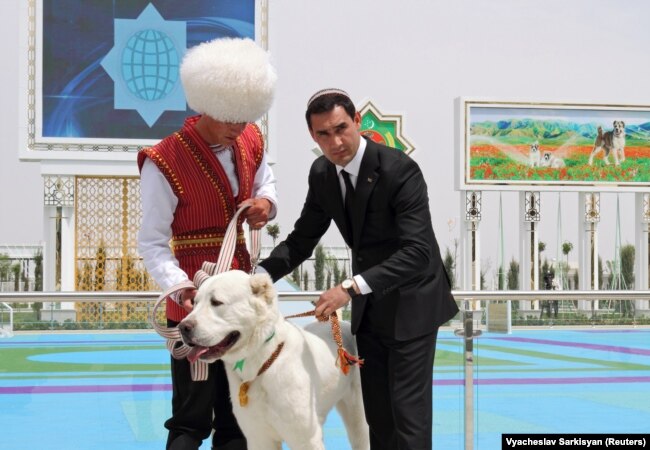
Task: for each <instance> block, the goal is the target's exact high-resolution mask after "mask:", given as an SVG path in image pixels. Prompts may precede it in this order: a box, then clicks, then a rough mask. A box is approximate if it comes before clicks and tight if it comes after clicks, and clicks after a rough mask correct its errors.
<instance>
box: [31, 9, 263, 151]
mask: <svg viewBox="0 0 650 450" xmlns="http://www.w3.org/2000/svg"><path fill="white" fill-rule="evenodd" d="M255 9H256V2H255V0H237V1H214V0H192V1H172V0H158V1H156V0H149V1H142V0H84V1H83V7H80V2H79V1H78V0H56V1H48V0H38V1H36V10H37V13H36V29H37V33H36V35H37V36H36V45H37V46H39V47H40V48H41V51H40V52H37V54H39V55H41V56H40V58H37V61H36V62H35V65H36V68H35V71H36V74H37V78H38V80H37V83H36V86H37V89H36V91H37V92H36V95H35V96H36V99H35V102H34V103H35V109H36V111H35V115H36V124H35V130H36V131H35V134H36V136H35V139H36V140H37V141H39V142H51V143H57V142H61V141H66V142H69V141H73V142H74V141H75V140H79V141H81V142H116V143H119V142H122V141H129V142H134V141H135V142H147V141H151V140H158V139H161V138H162V137H164V136H166V135H168V134H170V133H172V132H174V131H176V130H177V129H178V128H179V126H180V124H182V123H183V120H184V118H185V117H186V116H187V115H189V114H191V113H192V111H191V110H189V109H188V108H187V104H186V102H185V96H184V93H183V90H182V86H181V83H180V78H179V64H180V61H181V60H182V58H183V55H184V54H185V52H186V50H187V48H190V47H192V46H194V45H197V44H199V43H201V42H205V41H209V40H211V39H214V38H217V37H247V38H251V39H255V34H256V32H255V29H256V28H255Z"/></svg>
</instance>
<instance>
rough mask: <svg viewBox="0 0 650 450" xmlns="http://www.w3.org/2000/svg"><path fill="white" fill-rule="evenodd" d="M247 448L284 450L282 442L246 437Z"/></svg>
mask: <svg viewBox="0 0 650 450" xmlns="http://www.w3.org/2000/svg"><path fill="white" fill-rule="evenodd" d="M246 447H247V448H248V450H282V442H276V441H273V440H271V439H264V438H260V437H259V436H250V435H246Z"/></svg>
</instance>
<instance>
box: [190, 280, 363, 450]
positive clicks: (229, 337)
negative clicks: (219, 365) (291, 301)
mask: <svg viewBox="0 0 650 450" xmlns="http://www.w3.org/2000/svg"><path fill="white" fill-rule="evenodd" d="M277 302H278V300H277V294H276V292H275V289H274V288H273V282H272V281H271V279H270V278H269V276H268V275H266V274H257V275H252V276H251V275H248V274H246V273H245V272H241V271H229V272H224V273H221V274H218V275H215V276H212V277H210V278H209V279H208V280H206V281H205V282H204V283H203V284H202V285H201V286H200V288H199V290H198V292H197V295H196V298H195V303H194V309H193V311H192V312H191V313H190V314H189V315H188V316H187V317H186V318H185V319H184V320H183V321H182V322H181V324H180V325H179V328H180V330H181V333H182V335H183V340H184V341H185V342H186V343H188V344H190V345H193V346H194V348H193V351H192V354H193V357H194V358H198V357H200V358H202V359H203V360H205V361H208V362H214V361H216V360H217V359H222V360H223V362H224V365H225V368H226V373H227V376H228V382H229V385H230V393H231V399H232V403H233V411H234V414H235V417H236V418H237V422H238V423H239V426H240V427H241V429H242V431H243V433H244V435H245V436H246V439H247V442H248V449H249V450H280V449H281V448H282V441H284V442H286V443H287V445H288V446H289V447H290V448H291V449H292V450H322V449H324V448H325V447H324V444H323V430H322V425H323V422H324V421H325V418H326V416H327V414H328V412H329V411H330V410H331V409H332V408H333V407H334V406H336V408H337V410H338V411H339V413H340V415H341V418H342V419H343V422H344V424H345V427H346V430H347V433H348V439H349V441H350V446H351V448H352V449H354V450H366V449H368V448H369V446H370V445H369V435H368V425H367V424H366V420H365V415H364V410H363V400H362V397H361V380H360V376H359V368H358V367H356V366H355V367H351V368H350V372H349V374H348V375H344V374H343V373H342V372H341V369H340V368H339V367H338V366H337V364H336V355H337V347H336V344H335V343H334V340H333V338H332V331H331V328H330V326H329V323H316V322H315V323H313V324H309V325H308V326H307V327H305V329H302V328H299V327H297V326H295V325H294V324H292V323H290V322H288V321H286V320H285V319H284V318H283V317H282V316H281V315H280V313H279V310H278V303H277ZM341 332H342V334H343V337H344V344H343V345H344V347H345V348H346V349H347V350H348V351H350V352H351V353H352V352H354V353H356V345H355V343H354V340H353V338H352V335H351V333H350V328H349V324H348V323H347V322H342V323H341ZM282 342H283V343H284V346H283V348H282V350H281V351H280V353H279V355H278V357H277V359H275V361H274V362H273V363H272V364H271V365H270V366H269V368H268V369H267V370H266V371H265V372H263V373H262V374H260V375H259V376H258V375H257V373H258V371H259V369H260V367H262V366H263V365H264V363H265V362H266V361H267V360H268V359H269V358H270V356H271V355H272V354H273V352H274V351H275V350H276V349H277V348H278V345H279V344H280V343H282ZM242 361H243V362H242ZM238 367H241V369H238ZM251 380H252V381H251ZM246 381H251V383H250V387H249V390H248V404H247V405H246V406H241V405H240V402H239V397H238V393H239V392H240V386H241V384H242V383H243V382H246Z"/></svg>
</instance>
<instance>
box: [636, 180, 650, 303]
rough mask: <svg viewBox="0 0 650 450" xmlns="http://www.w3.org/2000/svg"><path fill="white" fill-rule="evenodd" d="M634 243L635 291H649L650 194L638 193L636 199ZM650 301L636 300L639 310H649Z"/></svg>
mask: <svg viewBox="0 0 650 450" xmlns="http://www.w3.org/2000/svg"><path fill="white" fill-rule="evenodd" d="M634 217H635V220H634V224H635V225H634V226H635V231H634V242H635V247H636V252H635V255H634V258H635V261H634V267H635V270H634V289H636V290H647V289H648V286H649V280H648V278H649V275H648V271H649V269H650V258H649V256H650V245H648V239H650V194H648V193H636V194H635V198H634ZM649 304H650V301H648V300H636V304H635V307H636V309H637V310H647V309H649V306H650V305H649Z"/></svg>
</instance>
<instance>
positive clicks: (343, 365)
mask: <svg viewBox="0 0 650 450" xmlns="http://www.w3.org/2000/svg"><path fill="white" fill-rule="evenodd" d="M309 316H314V317H316V320H318V321H319V322H327V320H328V319H329V321H330V323H331V324H332V336H333V337H334V342H336V346H337V347H338V350H337V358H336V365H337V367H340V369H341V372H343V374H344V375H347V374H348V373H349V372H350V367H352V366H359V367H362V366H363V359H361V358H359V357H358V356H354V355H351V354H350V353H349V352H348V351H347V350H346V349H345V348H344V347H343V338H342V337H341V326H340V325H339V318H338V316H337V315H336V313H332V314H330V316H329V318H328V317H327V316H317V315H316V311H309V312H305V313H300V314H293V315H291V316H287V317H285V319H293V318H296V317H309Z"/></svg>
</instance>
